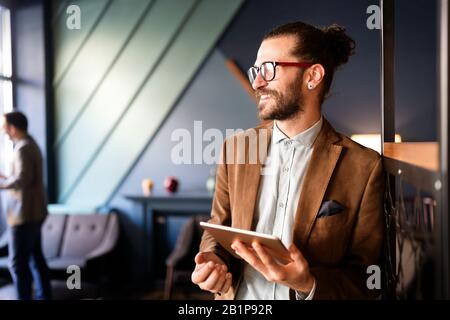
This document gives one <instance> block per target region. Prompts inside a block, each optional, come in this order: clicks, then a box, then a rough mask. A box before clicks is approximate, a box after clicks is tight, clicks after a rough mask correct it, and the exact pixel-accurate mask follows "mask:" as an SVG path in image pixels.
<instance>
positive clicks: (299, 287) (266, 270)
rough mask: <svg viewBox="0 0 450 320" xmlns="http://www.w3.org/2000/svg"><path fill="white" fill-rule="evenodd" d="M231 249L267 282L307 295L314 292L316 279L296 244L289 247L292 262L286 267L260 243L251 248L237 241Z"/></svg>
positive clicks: (255, 243) (253, 244)
mask: <svg viewBox="0 0 450 320" xmlns="http://www.w3.org/2000/svg"><path fill="white" fill-rule="evenodd" d="M231 247H232V248H233V250H234V251H235V252H236V254H238V255H239V256H240V257H241V258H242V259H244V260H245V261H246V262H247V263H248V264H250V265H251V266H252V267H253V268H255V269H256V270H257V271H258V272H260V273H261V274H262V275H263V276H264V278H266V280H267V281H270V282H276V283H279V284H282V285H285V286H287V287H289V288H291V289H293V290H296V291H298V292H302V293H305V294H309V292H310V291H311V290H312V288H313V285H314V277H313V275H312V274H311V273H310V270H309V265H308V262H307V261H306V259H305V258H304V257H303V255H302V253H301V252H300V250H299V249H298V248H297V247H296V246H295V245H294V244H292V245H291V246H290V247H289V255H290V258H291V259H292V262H290V263H288V264H285V265H283V264H280V263H279V262H278V261H277V260H275V259H274V258H273V257H272V256H271V255H270V254H269V253H268V252H267V250H266V249H265V248H264V247H263V246H262V245H261V244H259V243H258V242H253V243H252V246H251V247H249V246H247V245H245V244H243V243H242V242H240V241H235V242H233V244H232V246H231ZM251 249H253V250H251Z"/></svg>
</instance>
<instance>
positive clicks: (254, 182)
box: [238, 121, 273, 230]
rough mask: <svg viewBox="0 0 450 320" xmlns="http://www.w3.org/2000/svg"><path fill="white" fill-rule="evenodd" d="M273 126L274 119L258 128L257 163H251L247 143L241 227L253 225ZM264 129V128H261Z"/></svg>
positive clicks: (241, 200) (248, 228) (248, 227)
mask: <svg viewBox="0 0 450 320" xmlns="http://www.w3.org/2000/svg"><path fill="white" fill-rule="evenodd" d="M272 127H273V121H272V122H270V123H265V124H263V125H262V126H260V127H257V128H256V133H257V143H258V145H257V150H258V159H257V163H256V164H250V163H249V159H248V155H249V149H251V148H249V145H248V144H246V147H245V150H246V162H245V165H244V166H245V173H244V181H243V190H244V192H243V193H242V194H241V197H242V198H241V199H240V201H239V202H241V204H242V205H241V206H240V207H241V208H242V210H243V212H241V214H239V215H238V216H239V217H241V219H242V220H241V221H240V223H239V227H240V228H243V229H247V230H250V229H251V227H252V222H253V216H254V211H255V204H256V201H257V200H258V199H257V196H258V190H259V184H260V182H261V174H262V170H263V168H264V164H265V162H266V159H267V154H268V152H269V147H270V143H271V140H272ZM261 129H262V130H261Z"/></svg>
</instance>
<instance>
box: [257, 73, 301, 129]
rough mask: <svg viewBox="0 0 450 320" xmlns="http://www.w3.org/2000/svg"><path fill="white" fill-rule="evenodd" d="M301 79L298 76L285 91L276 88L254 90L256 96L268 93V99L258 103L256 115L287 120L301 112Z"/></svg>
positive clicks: (267, 118) (265, 118) (263, 118)
mask: <svg viewBox="0 0 450 320" xmlns="http://www.w3.org/2000/svg"><path fill="white" fill-rule="evenodd" d="M302 83H303V80H302V77H298V78H297V79H296V80H295V81H294V82H292V84H291V85H290V86H289V88H288V89H287V90H286V92H285V93H281V92H279V91H276V90H269V89H260V90H256V91H255V95H256V97H257V98H260V97H261V96H262V95H269V96H270V100H269V101H265V102H263V103H264V104H263V105H261V104H260V103H258V117H259V118H260V119H261V120H263V121H265V120H287V119H292V118H294V117H295V116H297V115H298V114H299V113H301V112H303V106H304V97H303V93H302V92H301V89H300V88H301V86H302Z"/></svg>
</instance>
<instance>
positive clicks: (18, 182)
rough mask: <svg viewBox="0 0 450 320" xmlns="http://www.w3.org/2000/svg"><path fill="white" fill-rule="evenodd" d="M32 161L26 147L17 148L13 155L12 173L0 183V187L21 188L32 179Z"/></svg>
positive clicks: (27, 184)
mask: <svg viewBox="0 0 450 320" xmlns="http://www.w3.org/2000/svg"><path fill="white" fill-rule="evenodd" d="M32 170H33V163H32V160H31V156H30V155H29V153H28V151H27V148H25V147H23V148H20V149H18V150H17V151H16V152H15V155H14V174H13V175H12V176H10V177H9V178H8V179H6V180H5V181H3V182H1V183H0V189H23V188H25V187H27V186H29V185H30V184H31V183H32V180H33V172H32Z"/></svg>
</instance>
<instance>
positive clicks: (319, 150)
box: [293, 119, 342, 248]
mask: <svg viewBox="0 0 450 320" xmlns="http://www.w3.org/2000/svg"><path fill="white" fill-rule="evenodd" d="M339 139H340V138H339V136H338V135H337V134H336V132H335V131H334V130H333V128H331V126H330V124H329V123H328V121H326V120H325V119H324V122H323V127H322V130H321V132H320V133H319V135H318V136H317V139H316V141H315V143H314V150H313V154H312V156H311V160H310V163H309V167H308V169H307V171H306V174H305V180H304V183H303V187H302V192H301V196H300V200H299V203H298V206H297V212H296V216H295V225H294V235H293V239H294V242H295V243H296V245H297V246H300V248H302V247H303V245H304V244H305V242H306V240H307V239H308V236H309V234H310V233H311V229H312V226H313V224H314V221H315V219H316V216H317V213H318V211H319V208H320V204H321V203H322V199H323V197H324V195H325V191H326V189H327V186H328V183H329V181H330V178H331V175H332V174H333V170H334V167H335V166H336V163H337V161H338V159H339V156H340V154H341V151H342V146H340V145H336V144H334V143H335V142H336V141H338V140H339Z"/></svg>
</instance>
